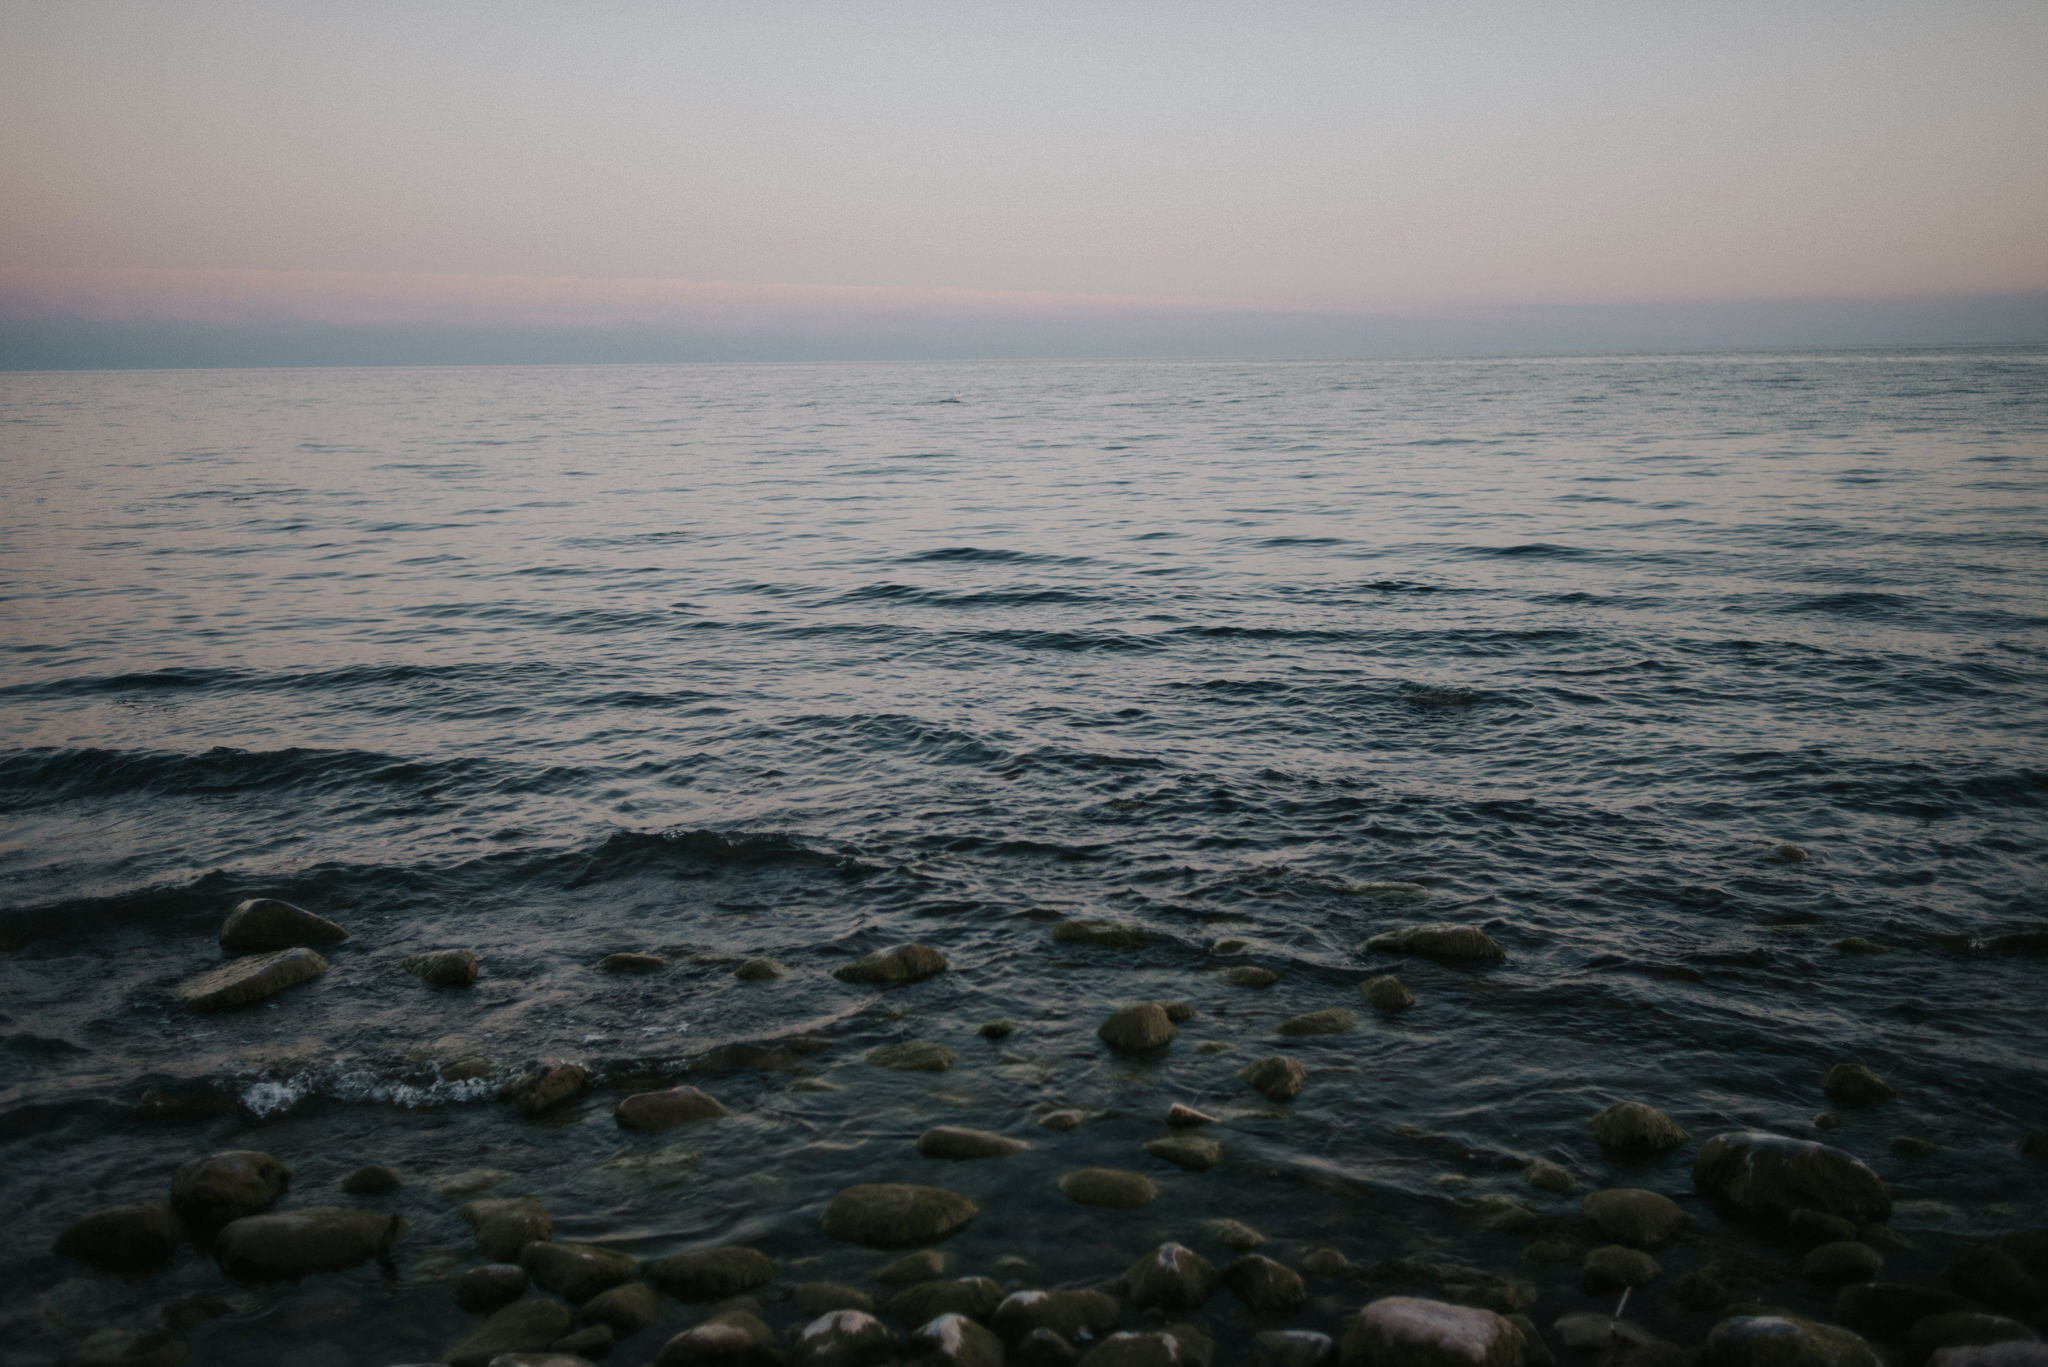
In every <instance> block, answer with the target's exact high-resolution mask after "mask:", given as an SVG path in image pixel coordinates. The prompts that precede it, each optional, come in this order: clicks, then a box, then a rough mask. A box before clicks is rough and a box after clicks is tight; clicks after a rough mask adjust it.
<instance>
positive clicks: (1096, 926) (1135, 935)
mask: <svg viewBox="0 0 2048 1367" xmlns="http://www.w3.org/2000/svg"><path fill="white" fill-rule="evenodd" d="M1052 939H1053V943H1054V944H1060V945H1092V946H1094V947H1095V948H1097V949H1135V948H1136V947H1137V946H1139V945H1142V944H1144V943H1145V936H1144V933H1143V932H1141V931H1138V930H1135V929H1133V928H1132V927H1130V926H1120V925H1118V924H1116V923H1115V922H1114V921H1061V922H1059V923H1058V924H1057V925H1055V926H1054V927H1053V928H1052Z"/></svg>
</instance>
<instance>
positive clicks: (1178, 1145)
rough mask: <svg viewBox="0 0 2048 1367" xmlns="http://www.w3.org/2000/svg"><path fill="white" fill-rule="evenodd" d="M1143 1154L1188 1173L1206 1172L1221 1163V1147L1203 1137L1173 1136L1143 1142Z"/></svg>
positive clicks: (1194, 1135)
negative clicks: (1184, 1169)
mask: <svg viewBox="0 0 2048 1367" xmlns="http://www.w3.org/2000/svg"><path fill="white" fill-rule="evenodd" d="M1145 1152H1146V1153H1149V1154H1151V1155H1152V1156H1153V1157H1154V1158H1160V1159H1164V1160H1165V1161H1166V1162H1169V1163H1171V1164H1173V1165H1174V1166H1175V1167H1178V1168H1186V1169H1187V1170H1188V1171H1189V1172H1207V1171H1208V1170H1209V1169H1211V1168H1213V1167H1215V1166H1216V1165H1217V1164H1218V1163H1220V1162H1222V1161H1223V1146H1222V1145H1221V1144H1219V1143H1217V1142H1216V1141H1215V1140H1213V1139H1210V1138H1208V1137H1207V1136H1205V1135H1196V1134H1174V1135H1168V1136H1167V1137H1166V1138H1164V1139H1148V1140H1146V1141H1145Z"/></svg>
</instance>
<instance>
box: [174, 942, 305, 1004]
mask: <svg viewBox="0 0 2048 1367" xmlns="http://www.w3.org/2000/svg"><path fill="white" fill-rule="evenodd" d="M326 971H327V960H325V959H323V958H321V957H320V956H319V955H318V954H315V953H314V952H313V951H312V950H310V949H305V948H299V949H280V950H278V951H277V952H276V953H274V954H250V955H246V956H244V957H243V958H240V959H236V960H234V961H233V962H231V963H224V964H222V965H221V966H220V967H219V968H214V969H209V970H207V971H206V972H204V973H201V974H200V975H199V976H198V977H196V978H187V979H186V980H185V981H184V982H182V983H179V984H178V986H177V987H176V988H175V989H174V993H173V995H175V996H176V997H177V999H178V1000H179V1001H181V1002H183V1003H184V1004H185V1005H187V1006H189V1007H191V1008H192V1009H193V1010H194V1011H206V1012H212V1011H233V1010H235V1009H236V1008H237V1007H243V1006H254V1005H255V1004H256V1003H257V1002H260V1001H268V1000H269V999H270V998H272V997H274V996H276V995H277V994H278V993H280V992H282V991H284V990H285V989H286V988H287V987H296V986H297V985H298V984H300V983H303V982H311V981H312V980H313V979H315V978H317V977H319V976H320V975H321V974H322V973H325V972H326Z"/></svg>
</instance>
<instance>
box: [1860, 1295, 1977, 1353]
mask: <svg viewBox="0 0 2048 1367" xmlns="http://www.w3.org/2000/svg"><path fill="white" fill-rule="evenodd" d="M1969 1308H1970V1302H1968V1301H1966V1300H1964V1299H1963V1298H1962V1297H1961V1296H1958V1295H1956V1294H1955V1293H1954V1292H1953V1291H1943V1290H1941V1289H1939V1288H1938V1287H1932V1286H1913V1285H1911V1284H1909V1283H1905V1282H1858V1283H1854V1284H1851V1285H1849V1286H1845V1287H1843V1288H1842V1289H1841V1290H1840V1291H1837V1292H1836V1293H1835V1318H1836V1319H1838V1320H1840V1321H1841V1322H1842V1323H1843V1324H1846V1325H1848V1326H1849V1327H1850V1328H1851V1329H1853V1330H1855V1331H1856V1332H1857V1333H1859V1334H1862V1335H1864V1336H1865V1337H1867V1338H1874V1339H1879V1340H1897V1339H1902V1338H1904V1337H1905V1336H1906V1334H1907V1332H1908V1331H1909V1330H1911V1329H1912V1327H1913V1326H1914V1325H1916V1324H1918V1323H1919V1322H1920V1321H1921V1320H1924V1319H1926V1318H1927V1317H1928V1316H1930V1315H1945V1314H1948V1313H1950V1312H1952V1311H1956V1310H1967V1309H1969Z"/></svg>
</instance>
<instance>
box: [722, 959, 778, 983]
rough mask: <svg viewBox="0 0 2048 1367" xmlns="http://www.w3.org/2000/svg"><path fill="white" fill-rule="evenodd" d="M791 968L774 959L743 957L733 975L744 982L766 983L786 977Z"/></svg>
mask: <svg viewBox="0 0 2048 1367" xmlns="http://www.w3.org/2000/svg"><path fill="white" fill-rule="evenodd" d="M788 974H789V970H788V969H786V968H784V967H783V966H782V965H781V964H779V963H777V962H775V960H773V959H742V960H741V961H740V966H739V967H738V968H735V969H734V970H733V971H732V975H733V977H735V978H738V979H739V980H740V981H741V982H743V983H765V982H768V981H769V980H771V979H774V978H781V977H786V976H788Z"/></svg>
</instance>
